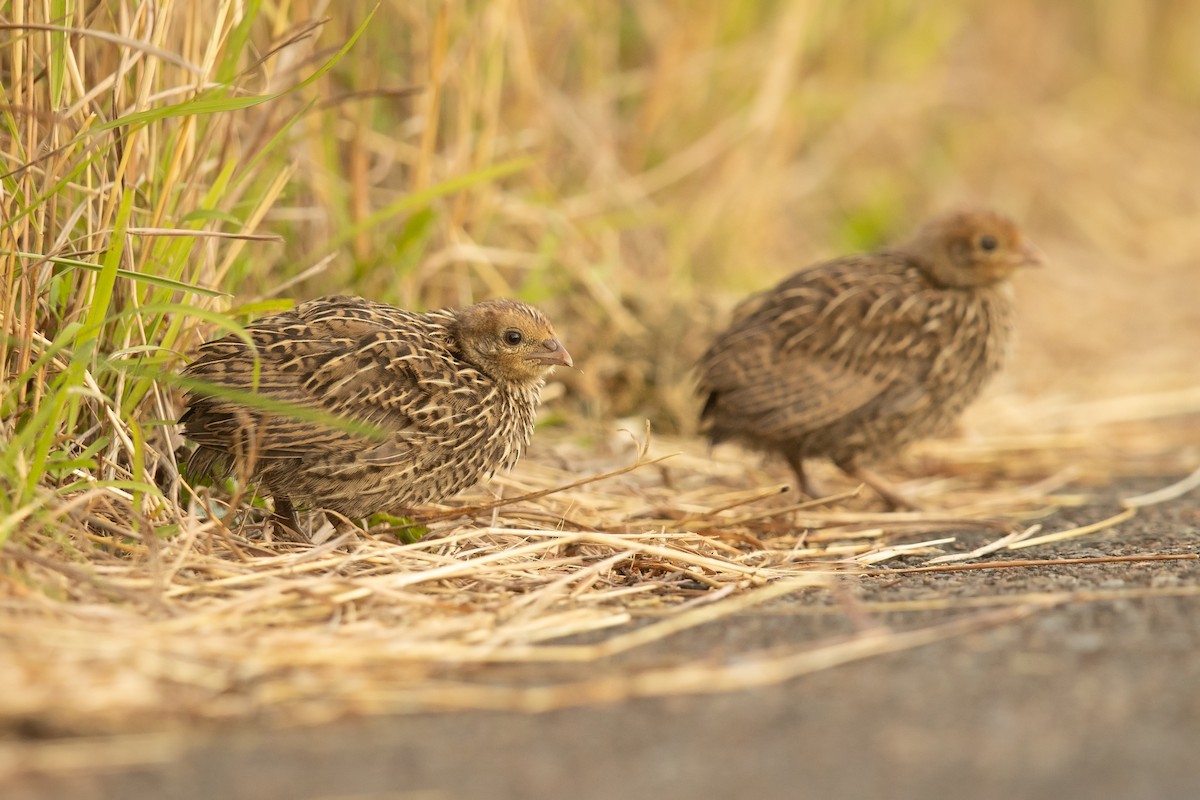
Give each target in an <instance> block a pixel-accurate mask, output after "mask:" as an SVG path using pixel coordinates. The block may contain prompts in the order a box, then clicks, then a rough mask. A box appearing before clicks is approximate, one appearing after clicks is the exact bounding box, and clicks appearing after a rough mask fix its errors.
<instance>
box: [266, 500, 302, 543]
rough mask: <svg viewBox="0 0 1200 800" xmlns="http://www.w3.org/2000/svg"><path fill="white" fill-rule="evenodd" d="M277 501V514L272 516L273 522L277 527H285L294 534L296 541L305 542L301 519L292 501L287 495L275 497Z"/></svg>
mask: <svg viewBox="0 0 1200 800" xmlns="http://www.w3.org/2000/svg"><path fill="white" fill-rule="evenodd" d="M273 498H274V500H275V513H274V514H272V515H271V521H272V522H274V523H275V524H276V525H280V526H283V527H284V528H286V529H288V530H289V531H290V532H291V533H292V534H294V537H295V540H296V541H304V534H303V533H302V532H301V530H300V517H298V516H297V515H296V509H295V508H294V507H293V506H292V501H291V500H290V499H288V497H287V495H283V494H276V495H273Z"/></svg>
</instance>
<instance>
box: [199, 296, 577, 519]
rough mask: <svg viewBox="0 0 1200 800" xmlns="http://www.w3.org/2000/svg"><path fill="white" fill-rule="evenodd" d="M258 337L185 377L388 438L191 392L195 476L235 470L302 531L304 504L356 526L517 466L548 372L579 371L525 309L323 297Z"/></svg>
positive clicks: (210, 346) (253, 331)
mask: <svg viewBox="0 0 1200 800" xmlns="http://www.w3.org/2000/svg"><path fill="white" fill-rule="evenodd" d="M247 331H248V332H249V334H250V336H251V338H252V340H253V342H254V349H251V348H250V347H248V346H247V344H246V342H244V341H243V340H242V339H241V338H239V337H238V336H236V335H229V336H226V337H224V338H222V339H218V340H215V341H211V342H207V343H205V344H204V345H202V346H201V348H200V354H199V357H198V358H197V359H196V360H195V361H194V362H193V363H192V364H191V365H190V366H188V367H187V369H186V370H184V374H185V375H187V376H190V377H193V378H199V379H202V380H205V381H209V382H211V383H216V384H221V385H223V386H229V387H234V388H236V389H240V390H245V391H255V392H257V393H259V394H261V395H265V396H267V397H270V398H272V399H275V400H282V401H286V402H289V403H293V404H297V405H301V406H305V407H308V408H314V409H319V410H322V411H325V412H328V413H331V414H335V415H337V416H339V417H344V418H349V419H354V420H358V421H362V422H366V423H371V424H374V425H377V426H379V427H380V428H382V430H383V431H384V432H385V433H386V438H384V439H383V440H372V439H369V438H364V437H362V436H359V435H356V434H352V433H349V432H345V431H342V430H338V429H335V428H331V427H329V426H327V425H324V424H321V423H318V422H311V421H305V420H302V419H297V418H296V417H293V416H287V415H284V414H273V413H265V412H262V411H257V410H254V409H252V408H249V407H247V406H244V405H240V404H238V403H236V402H232V401H230V400H227V399H222V398H220V397H217V396H213V395H210V394H205V393H204V392H203V391H202V390H195V391H192V392H191V393H190V394H189V395H188V397H187V410H186V411H185V413H184V414H183V416H182V417H181V419H180V422H181V423H182V424H183V425H184V427H185V432H186V434H187V436H188V437H189V438H190V439H192V440H194V441H195V442H196V443H197V445H199V446H198V447H197V448H196V450H195V452H194V453H193V454H192V457H191V460H190V463H189V468H190V470H189V471H191V472H193V473H196V472H201V473H203V472H218V473H221V472H224V473H228V472H229V471H231V470H232V471H236V472H237V473H238V474H240V475H241V476H242V477H245V478H248V479H250V480H252V481H254V482H255V483H256V484H258V485H259V487H260V488H261V489H263V490H265V491H266V492H267V493H269V494H271V495H272V496H273V498H274V501H275V511H276V515H277V516H279V517H281V518H282V519H283V520H284V521H286V522H287V523H288V524H290V525H291V526H292V527H293V528H297V527H298V526H297V522H296V519H295V514H294V511H293V510H292V502H293V501H294V502H295V503H297V504H299V505H304V506H312V507H320V508H324V509H328V510H332V511H335V512H337V513H339V514H342V515H344V516H346V517H348V518H350V519H359V518H362V517H366V516H368V515H370V514H372V513H374V512H377V511H390V512H401V511H405V510H408V509H412V508H413V507H414V506H419V505H420V504H422V503H427V502H431V501H436V500H441V499H444V498H446V497H449V496H450V495H453V494H455V493H456V492H458V491H460V490H462V489H464V488H466V487H468V486H470V485H472V484H474V483H476V482H477V481H479V480H480V479H481V478H483V477H484V476H486V475H490V474H491V473H492V472H494V471H495V470H497V469H503V468H508V467H511V466H512V465H513V464H514V463H516V461H517V459H518V458H519V457H520V455H521V452H522V451H523V450H524V449H525V447H526V446H527V445H528V444H529V441H530V438H531V437H532V435H533V423H534V412H535V411H536V409H537V405H538V402H539V396H540V392H541V388H542V385H543V380H544V378H545V376H546V374H547V373H549V372H550V370H551V369H552V368H553V367H554V366H555V365H565V366H570V365H571V357H570V355H569V354H568V353H567V351H566V349H565V348H564V347H563V346H562V345H561V344H560V343H559V341H558V339H557V338H556V337H555V334H554V330H553V328H552V327H551V325H550V323H549V321H548V320H547V319H546V318H545V316H543V315H542V313H541V312H540V311H538V310H537V309H535V308H532V307H531V306H528V305H526V304H524V303H520V302H517V301H514V300H491V301H486V302H483V303H478V304H476V305H473V306H469V307H467V308H463V309H442V310H439V311H431V312H428V313H424V314H418V313H414V312H411V311H404V310H402V309H399V308H395V307H393V306H389V305H385V304H383V303H375V302H372V301H369V300H363V299H361V298H357V297H341V296H339V297H325V298H321V299H318V300H311V301H309V302H307V303H303V304H301V305H299V306H297V307H296V308H295V309H294V310H292V311H287V312H284V313H281V314H275V315H273V316H269V317H265V318H263V319H260V320H258V321H256V322H255V323H253V324H252V325H250V326H248V328H247ZM255 351H257V364H258V372H259V374H258V379H257V386H256V385H255V383H254V381H255V375H254V372H255V364H256V358H255V355H256V353H255Z"/></svg>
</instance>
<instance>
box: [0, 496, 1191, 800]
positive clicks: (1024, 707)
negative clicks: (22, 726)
mask: <svg viewBox="0 0 1200 800" xmlns="http://www.w3.org/2000/svg"><path fill="white" fill-rule="evenodd" d="M1161 483H1162V482H1149V483H1142V484H1139V486H1141V487H1150V486H1153V485H1161ZM1127 488H1137V487H1136V486H1135V487H1127ZM1114 494H1115V493H1114ZM1116 509H1117V506H1116V505H1115V502H1114V501H1113V500H1112V497H1111V496H1110V497H1108V498H1102V499H1101V500H1100V501H1099V502H1097V504H1095V505H1094V506H1090V507H1085V508H1081V509H1078V510H1075V511H1071V512H1063V514H1062V516H1061V517H1059V518H1056V522H1065V521H1069V520H1074V521H1077V522H1088V521H1092V520H1096V519H1101V518H1104V517H1106V516H1109V515H1111V514H1112V513H1114V512H1115V511H1116ZM983 541H985V539H980V540H979V541H974V542H972V541H971V540H970V539H969V537H968V538H967V540H966V541H965V542H964V547H968V546H974V545H978V544H981V543H983ZM1198 543H1200V498H1197V497H1194V496H1193V497H1191V498H1182V499H1180V500H1176V501H1172V502H1171V503H1168V504H1165V505H1162V506H1155V507H1150V508H1145V509H1142V510H1141V512H1140V513H1139V514H1138V516H1136V517H1135V518H1134V519H1132V520H1130V521H1129V522H1126V523H1125V524H1123V525H1121V526H1120V527H1118V528H1116V529H1113V530H1111V531H1109V532H1106V533H1102V534H1098V535H1093V536H1089V537H1084V538H1082V539H1077V540H1071V541H1066V542H1060V543H1056V544H1052V545H1045V546H1041V547H1037V548H1032V549H1030V550H1025V551H1020V553H1019V554H1018V555H1017V557H1019V558H1031V559H1033V558H1054V557H1063V558H1080V557H1089V556H1111V555H1123V554H1125V555H1128V554H1148V553H1156V554H1168V553H1181V554H1189V553H1195V552H1197V550H1198V549H1200V548H1198V547H1197V545H1198ZM1012 556H1013V554H1012V553H1007V554H1004V556H1003V557H1004V558H1009V557H1012ZM1197 587H1200V562H1198V561H1196V560H1175V561H1148V562H1124V563H1106V564H1088V565H1070V566H1061V567H1060V566H1047V567H1036V568H1030V567H1022V568H1011V569H999V570H984V571H972V572H955V573H938V574H929V573H924V574H902V575H885V576H879V577H863V578H854V579H853V585H850V586H849V587H848V590H847V591H848V592H849V594H850V595H851V596H853V597H855V598H857V599H859V600H861V601H863V603H864V604H865V605H864V606H863V608H864V609H865V612H864V613H862V614H852V615H847V614H826V615H813V614H810V613H803V612H804V611H805V608H804V604H806V603H811V602H813V598H812V597H798V598H792V599H789V600H786V601H782V602H779V603H776V604H774V605H773V606H771V607H770V613H765V614H764V613H754V614H747V615H746V616H744V617H740V618H738V619H734V620H724V621H721V622H719V623H716V624H713V625H710V626H707V627H702V628H698V629H695V630H692V631H688V632H685V633H683V634H680V635H678V636H675V637H672V638H671V639H669V640H666V641H663V642H659V643H657V644H655V645H654V646H652V647H649V648H646V649H644V650H642V651H638V652H636V653H634V654H631V655H630V656H629V657H628V659H626V661H625V662H624V663H620V664H617V665H616V668H618V669H620V668H626V669H636V668H639V667H645V666H648V665H655V664H678V663H683V662H686V661H687V660H689V659H694V658H707V659H712V658H736V657H737V654H738V653H741V652H747V651H755V650H760V649H762V648H764V647H771V646H774V645H780V644H790V645H793V646H794V645H795V644H797V643H803V642H806V641H819V640H822V639H826V638H827V637H830V636H836V635H838V634H852V633H853V632H854V630H855V629H856V626H857V627H858V628H861V627H862V625H863V624H864V618H865V619H866V624H870V625H886V626H888V627H890V628H893V629H897V630H900V629H905V628H910V627H914V626H922V625H928V624H930V623H933V622H937V621H939V620H943V619H948V618H950V617H952V616H954V615H955V614H957V613H962V612H961V611H955V610H938V611H929V612H919V613H911V612H910V613H903V614H895V615H878V614H872V613H871V612H870V602H871V601H873V600H898V599H904V598H909V599H914V600H920V599H927V600H928V599H938V598H947V597H955V598H969V597H974V596H995V595H1023V594H1028V593H1036V592H1064V591H1066V592H1090V591H1098V592H1099V593H1100V594H1101V595H1103V597H1102V598H1101V599H1094V598H1093V599H1081V600H1080V601H1078V602H1070V603H1065V604H1062V605H1059V606H1057V607H1054V608H1050V609H1047V610H1043V611H1039V612H1037V613H1035V614H1033V615H1032V616H1030V617H1027V618H1025V619H1022V620H1019V621H1016V622H1010V623H1006V624H1003V625H999V626H996V627H991V628H988V629H986V630H981V631H978V632H974V633H969V634H966V635H962V636H957V637H954V638H950V639H946V640H943V641H940V642H937V643H934V644H930V645H927V646H923V647H919V648H915V649H910V650H905V651H902V652H898V653H894V654H890V655H882V656H878V657H872V658H870V659H867V660H863V661H858V662H855V663H850V664H845V665H842V666H838V667H834V668H831V669H828V670H824V671H820V672H816V673H813V674H809V675H806V676H803V677H800V678H796V679H793V680H790V681H787V682H785V683H783V684H780V685H776V686H772V687H769V688H763V689H756V690H753V691H742V692H735V693H728V694H718V695H700V696H694V695H693V696H681V697H671V698H657V699H642V700H635V701H627V702H622V703H616V704H612V705H605V706H600V707H580V708H569V709H564V710H559V711H554V712H549V713H542V714H527V713H516V712H454V713H437V714H430V713H422V714H414V715H406V716H394V717H385V718H373V719H365V720H351V721H345V722H340V723H336V724H331V725H326V726H321V727H314V728H306V729H289V730H266V729H262V728H254V727H245V728H243V729H239V730H220V731H211V730H210V731H201V732H195V733H192V734H188V735H184V736H182V737H179V736H177V735H172V737H173V738H172V743H173V744H172V746H171V749H170V752H171V755H170V757H169V758H166V759H165V760H155V759H149V761H150V762H151V763H143V764H133V765H125V766H122V765H121V764H120V763H118V762H120V761H122V760H123V759H120V758H117V759H115V760H114V763H113V765H112V766H110V767H107V768H92V769H89V770H86V771H78V770H56V769H53V768H52V767H51V766H47V764H52V760H47V759H41V760H36V763H33V762H31V766H30V767H29V769H27V770H26V771H24V773H23V774H20V775H18V776H17V777H16V778H15V779H14V780H13V781H10V782H9V784H10V785H9V786H8V787H7V788H3V787H0V788H3V791H0V796H2V797H4V798H6V800H28V799H30V798H52V797H71V798H108V797H113V798H117V797H120V798H142V797H145V798H163V799H164V800H176V799H178V800H185V799H187V800H190V799H191V798H205V800H209V799H210V798H214V797H221V798H243V797H245V798H250V797H253V798H275V797H279V798H284V797H287V798H330V799H331V800H332V798H341V799H343V800H345V799H347V798H360V799H361V800H366V798H421V799H422V800H432V799H433V798H439V799H441V798H447V799H449V798H534V799H539V798H547V799H549V798H568V797H569V798H576V799H578V800H584V799H586V798H613V797H629V798H641V797H647V798H658V799H659V800H670V799H672V798H687V799H688V800H696V799H697V798H724V797H756V798H792V797H871V796H876V797H884V796H886V797H970V798H979V799H980V800H986V799H987V798H1005V799H1006V800H1010V799H1011V798H1056V799H1057V798H1074V797H1079V798H1195V797H1200V770H1198V767H1197V758H1196V754H1197V752H1200V590H1197V592H1196V593H1191V592H1192V590H1193V589H1196V588H1197ZM1143 589H1149V590H1151V591H1149V592H1144V591H1140V590H1143ZM1172 593H1174V595H1172ZM851 616H858V617H859V619H857V621H856V622H854V623H852V621H851ZM606 668H607V669H612V668H614V665H611V664H610V665H588V666H582V667H575V668H574V669H576V670H587V669H606ZM545 677H546V675H545V674H541V675H539V674H537V673H536V671H533V672H529V673H528V674H522V673H521V672H520V670H516V671H510V672H509V673H507V674H505V675H504V676H503V678H504V679H505V680H516V681H518V682H519V681H522V680H528V681H530V682H536V681H538V680H543V679H545ZM574 677H578V676H574ZM153 741H154V740H153V739H152V738H151V739H145V740H141V744H136V743H131V744H130V745H129V747H140V746H147V743H149V744H150V745H152V744H153ZM25 745H26V746H27V747H30V748H36V747H37V746H38V744H37V743H32V744H31V743H25ZM61 745H62V743H61V742H58V743H55V742H48V743H46V745H45V746H46V747H54V746H61ZM29 752H33V751H32V750H30V751H29ZM135 760H136V759H135Z"/></svg>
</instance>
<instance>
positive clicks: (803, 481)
mask: <svg viewBox="0 0 1200 800" xmlns="http://www.w3.org/2000/svg"><path fill="white" fill-rule="evenodd" d="M787 462H788V466H790V467H791V468H792V472H795V473H796V483H797V485H799V487H800V491H801V492H803V493H804V494H806V495H808V496H809V497H811V498H812V499H813V500H816V499H818V498H821V497H824V496H825V493H824V492H822V491H821V489H820V487H818V486H817V485H816V484H815V483H813V482H812V479H811V478H809V477H808V474H807V473H806V472H805V471H804V457H803V456H801V455H799V454H797V453H789V454H787Z"/></svg>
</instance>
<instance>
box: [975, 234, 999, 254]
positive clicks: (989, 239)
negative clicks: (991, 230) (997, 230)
mask: <svg viewBox="0 0 1200 800" xmlns="http://www.w3.org/2000/svg"><path fill="white" fill-rule="evenodd" d="M999 246H1000V243H999V242H997V241H996V237H995V236H991V235H989V234H985V235H983V236H980V237H979V249H980V250H987V251H989V252H990V251H992V250H995V249H996V248H997V247H999Z"/></svg>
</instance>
